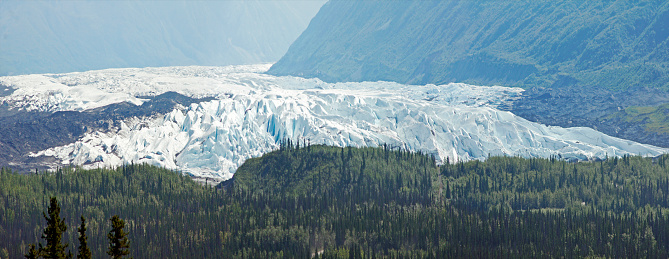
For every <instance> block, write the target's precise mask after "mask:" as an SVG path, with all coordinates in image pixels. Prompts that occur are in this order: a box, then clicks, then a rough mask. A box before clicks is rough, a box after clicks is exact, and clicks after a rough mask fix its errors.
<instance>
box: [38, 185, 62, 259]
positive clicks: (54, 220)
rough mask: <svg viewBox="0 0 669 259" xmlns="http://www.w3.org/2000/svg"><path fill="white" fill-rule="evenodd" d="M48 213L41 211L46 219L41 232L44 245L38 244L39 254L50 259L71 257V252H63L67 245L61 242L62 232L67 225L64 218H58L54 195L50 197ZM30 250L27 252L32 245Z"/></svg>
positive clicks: (58, 208)
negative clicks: (42, 232)
mask: <svg viewBox="0 0 669 259" xmlns="http://www.w3.org/2000/svg"><path fill="white" fill-rule="evenodd" d="M48 213H49V214H48V215H47V214H45V213H42V214H43V217H44V219H45V220H46V228H45V229H44V234H42V238H43V239H44V240H45V241H46V246H44V247H42V244H39V254H40V255H41V256H43V257H44V258H50V259H51V258H53V259H56V258H58V259H60V258H71V257H72V254H71V253H69V252H68V253H66V252H65V249H66V248H67V246H68V245H67V244H64V243H63V234H64V233H65V231H67V225H66V224H65V220H64V219H61V218H60V205H59V204H58V199H56V197H51V201H50V203H49V209H48ZM30 250H31V251H29V253H32V247H31V248H30Z"/></svg>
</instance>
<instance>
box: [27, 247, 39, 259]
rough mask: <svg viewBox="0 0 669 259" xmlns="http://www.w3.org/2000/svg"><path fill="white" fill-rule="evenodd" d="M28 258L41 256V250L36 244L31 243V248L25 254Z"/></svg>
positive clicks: (32, 258)
mask: <svg viewBox="0 0 669 259" xmlns="http://www.w3.org/2000/svg"><path fill="white" fill-rule="evenodd" d="M24 256H25V257H26V258H27V259H37V258H39V250H37V248H36V247H35V244H30V249H29V250H28V253H27V254H25V255H24Z"/></svg>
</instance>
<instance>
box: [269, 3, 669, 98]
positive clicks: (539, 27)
mask: <svg viewBox="0 0 669 259" xmlns="http://www.w3.org/2000/svg"><path fill="white" fill-rule="evenodd" d="M667 24H669V3H667V2H665V1H624V0H621V1H330V2H328V3H327V4H326V5H324V6H323V7H322V9H321V11H320V12H319V13H318V15H317V16H316V17H315V18H314V19H313V20H312V22H311V24H310V25H309V27H308V28H307V30H306V31H305V32H304V33H303V34H302V35H301V36H300V37H299V38H298V39H297V40H296V41H295V43H293V45H292V46H291V47H290V49H289V51H288V53H287V54H286V55H285V56H284V57H283V58H282V59H281V60H280V61H279V62H277V63H276V64H275V65H274V66H273V67H272V68H271V69H270V71H269V73H270V74H274V75H300V76H305V77H318V78H320V79H323V80H325V81H330V82H333V81H377V80H387V81H395V82H400V83H412V84H427V83H434V84H443V83H449V82H465V83H470V84H478V85H493V84H498V85H504V86H520V87H534V86H542V87H560V86H569V85H580V86H583V87H587V86H592V87H604V88H608V89H626V88H636V87H650V88H668V87H669V76H668V75H667V71H669V66H668V65H669V62H668V61H669V46H667V37H668V36H669V26H667Z"/></svg>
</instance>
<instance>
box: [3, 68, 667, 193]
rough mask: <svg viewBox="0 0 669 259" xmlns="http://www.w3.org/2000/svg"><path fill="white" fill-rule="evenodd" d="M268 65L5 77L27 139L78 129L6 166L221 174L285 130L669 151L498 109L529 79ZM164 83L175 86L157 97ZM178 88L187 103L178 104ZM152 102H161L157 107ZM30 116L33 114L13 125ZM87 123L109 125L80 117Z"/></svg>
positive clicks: (374, 138) (394, 139) (435, 145)
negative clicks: (336, 77) (328, 74)
mask: <svg viewBox="0 0 669 259" xmlns="http://www.w3.org/2000/svg"><path fill="white" fill-rule="evenodd" d="M268 68H269V65H250V66H228V67H197V66H191V67H163V68H143V69H137V68H129V69H107V70H99V71H89V72H83V73H68V74H34V75H22V76H9V77H0V84H2V85H6V86H9V88H10V89H12V90H11V91H12V92H11V94H7V95H6V96H4V97H0V104H2V105H3V107H5V109H6V110H7V111H6V112H8V113H16V112H20V114H19V115H14V116H11V117H5V119H4V120H3V125H8V126H6V127H8V128H7V132H17V133H15V134H14V135H18V136H19V137H21V136H23V139H25V138H28V139H31V138H32V137H30V136H26V135H27V134H30V133H32V132H40V134H37V135H36V138H35V139H37V140H41V138H42V137H43V136H47V135H48V134H45V133H42V132H46V131H49V130H50V129H53V130H55V132H52V133H50V134H52V135H53V136H58V135H59V134H61V132H63V131H60V130H59V129H61V127H59V126H57V125H64V126H69V125H72V126H73V127H75V129H74V130H72V131H69V132H72V133H73V134H75V133H76V134H77V135H76V136H74V137H72V138H68V140H69V141H71V142H69V143H68V144H62V142H58V143H56V142H49V143H52V144H51V145H50V146H45V145H43V144H42V145H40V146H39V148H33V149H29V150H24V152H23V153H21V152H19V153H18V154H14V156H13V157H14V159H16V160H12V159H10V160H9V162H10V163H9V164H17V163H21V161H38V162H39V161H42V164H43V165H45V166H49V167H51V168H55V167H58V166H65V165H77V166H82V167H84V168H98V167H117V166H120V165H123V164H127V163H131V162H134V163H150V164H153V165H159V166H161V167H166V168H168V169H173V170H180V171H182V172H185V173H188V174H190V175H192V176H194V177H196V178H200V179H207V178H209V179H211V180H213V181H211V182H217V181H221V180H225V179H228V178H230V177H231V176H232V175H233V173H234V172H235V171H236V169H237V168H238V167H239V166H240V165H242V164H243V163H244V162H245V161H246V160H248V159H249V158H252V157H258V156H260V155H263V154H265V153H268V152H271V151H273V150H275V149H277V148H278V147H279V145H280V144H281V142H282V141H285V140H287V139H291V140H292V141H295V142H298V141H299V142H300V144H301V145H302V146H304V145H309V144H326V145H334V146H341V147H344V146H353V147H368V146H371V147H375V146H382V145H384V144H386V145H389V146H390V147H391V148H393V149H402V150H411V151H420V152H423V153H426V154H429V155H431V156H434V157H435V159H436V160H437V161H438V162H440V163H446V162H456V161H468V160H473V159H477V160H484V159H486V158H487V157H489V156H491V155H508V156H522V157H550V156H556V157H560V158H562V159H566V160H572V161H579V160H591V159H605V158H606V157H607V156H622V155H649V156H657V155H660V154H662V153H665V152H667V150H666V149H663V148H658V147H655V146H651V145H644V144H639V143H635V142H633V141H629V140H623V139H619V138H615V137H610V136H607V135H605V134H602V133H600V132H597V131H595V130H592V129H589V128H560V127H550V126H545V125H542V124H538V123H534V122H530V121H528V120H525V119H523V118H521V117H518V116H516V115H514V114H512V113H510V112H507V111H501V110H499V108H500V107H507V106H509V104H510V103H513V102H514V100H515V99H517V98H519V97H520V96H522V92H523V90H522V89H520V88H509V87H500V86H498V87H481V86H472V85H467V84H458V83H452V84H446V85H403V84H399V83H393V82H362V83H357V82H351V83H336V84H332V83H325V82H323V81H321V80H318V79H304V78H299V77H290V76H287V77H276V76H271V75H267V74H264V72H265V71H266V70H267V69H268ZM167 92H174V93H172V94H171V95H169V97H163V96H161V95H160V94H163V93H167ZM156 95H158V96H156ZM180 95H184V97H181V98H182V99H183V100H181V101H178V102H176V101H177V100H176V99H177V98H176V97H178V96H180ZM152 96H155V97H152ZM186 97H188V98H186ZM166 98H167V99H170V98H171V99H175V102H165V101H166V100H165V99H166ZM195 98H198V99H195ZM203 98H206V99H203ZM110 103H111V104H110ZM119 103H124V104H123V105H120V104H119ZM119 105H120V106H121V108H119ZM124 107H125V108H124ZM133 107H137V108H135V109H133ZM150 107H162V108H160V109H157V108H156V109H155V110H153V111H154V112H151V111H152V110H151V108H150ZM134 110H136V111H135V112H134V113H131V112H130V111H134ZM101 112H104V113H113V112H117V113H119V115H113V114H108V115H105V114H101ZM33 114H46V115H40V116H43V117H45V118H47V119H39V117H36V115H33ZM49 114H55V115H58V114H64V115H63V116H62V117H66V118H69V121H73V123H68V122H67V121H68V120H63V121H61V122H60V123H50V124H53V126H52V125H46V126H44V125H43V126H41V127H40V126H39V125H42V124H41V123H30V122H41V121H45V122H48V121H51V120H48V118H52V117H53V116H55V115H49ZM65 114H66V115H67V116H65ZM76 118H80V119H76ZM22 121H26V122H27V123H25V122H24V123H15V122H22ZM88 121H90V122H102V123H91V124H85V123H83V122H88ZM14 125H17V126H14ZM108 125H109V126H108ZM77 127H78V128H77ZM28 129H30V130H28ZM66 132H67V131H66ZM3 134H5V135H7V136H8V137H5V138H3V139H4V140H3V141H5V142H8V144H7V145H10V144H11V145H13V146H19V147H25V146H26V145H25V144H24V141H21V139H22V138H19V137H16V136H14V135H12V134H11V133H3ZM12 136H14V137H12ZM61 136H62V134H61ZM74 139H76V141H72V140H74ZM37 142H38V143H37V144H39V143H46V142H41V141H37ZM26 143H32V142H26ZM34 164H37V162H35V163H34Z"/></svg>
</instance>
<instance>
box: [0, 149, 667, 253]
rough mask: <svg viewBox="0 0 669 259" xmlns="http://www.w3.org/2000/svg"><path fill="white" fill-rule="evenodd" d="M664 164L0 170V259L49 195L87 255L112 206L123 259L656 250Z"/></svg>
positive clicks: (313, 154) (357, 158)
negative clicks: (220, 177) (229, 171)
mask: <svg viewBox="0 0 669 259" xmlns="http://www.w3.org/2000/svg"><path fill="white" fill-rule="evenodd" d="M286 143H288V142H286ZM667 160H669V156H662V157H660V158H658V159H655V160H653V159H650V158H641V157H629V156H626V157H623V158H614V159H609V160H607V161H602V162H584V163H567V162H565V161H560V160H557V159H522V158H513V157H495V158H490V159H488V160H487V161H486V162H480V161H472V162H467V163H457V164H449V165H445V166H441V167H437V166H435V164H434V160H433V159H432V158H431V157H429V156H425V155H421V154H416V153H411V152H405V151H398V150H395V151H393V150H390V149H389V148H387V147H386V148H360V149H358V148H339V147H328V146H306V147H305V146H304V145H301V146H297V145H295V144H284V145H282V146H281V149H280V150H277V151H275V152H272V153H269V154H266V155H265V156H263V157H261V158H254V159H251V160H249V161H248V162H247V163H245V164H244V165H242V167H240V168H239V171H238V172H237V174H235V177H234V178H233V180H230V181H228V182H224V183H223V184H222V185H223V187H224V188H223V189H218V188H210V187H205V186H201V185H198V184H196V183H194V182H193V181H192V180H191V179H190V178H188V177H183V176H180V175H178V174H175V173H174V172H170V171H167V170H164V169H160V168H157V167H152V166H147V165H127V166H123V167H120V168H117V169H113V170H112V169H101V170H88V171H87V170H76V171H75V170H70V169H66V170H63V171H59V172H57V173H55V174H43V173H40V174H39V175H35V174H32V175H22V174H16V173H12V172H8V171H6V170H0V257H2V258H6V257H9V258H19V257H21V255H22V254H24V253H25V252H27V250H26V248H27V244H30V243H35V242H39V241H42V242H43V240H40V236H41V234H42V232H43V230H44V226H45V222H44V219H43V218H42V217H41V212H42V211H45V210H46V208H47V205H48V201H49V197H51V196H56V197H58V199H59V201H60V203H61V209H62V212H61V217H62V218H64V219H65V223H66V224H67V225H68V226H69V228H68V231H67V232H66V233H65V238H64V239H63V240H64V242H66V243H68V244H70V247H69V248H70V249H73V248H75V247H76V245H77V241H76V232H75V231H74V230H73V229H74V228H75V226H77V225H78V223H79V221H78V219H79V216H80V215H83V216H84V217H86V219H87V221H86V222H88V233H87V235H88V237H89V241H88V244H89V246H90V247H91V249H92V250H93V255H94V256H95V257H102V256H104V253H105V251H106V246H107V241H106V236H105V235H106V233H107V232H108V231H109V227H108V219H109V218H110V217H111V216H112V215H116V214H118V215H119V216H120V217H121V218H122V219H124V220H125V221H126V223H127V225H126V230H127V231H128V232H129V236H128V238H129V239H130V243H131V247H130V251H131V254H130V255H131V256H133V257H135V258H166V257H174V258H184V257H189V258H268V257H271V258H295V257H298V258H305V257H310V256H311V255H315V254H316V253H317V252H322V254H321V256H322V257H324V258H349V257H353V258H370V257H376V258H379V257H394V258H397V257H410V258H446V257H476V258H500V257H512V258H525V257H526V258H537V257H569V258H573V257H585V256H602V257H624V258H635V257H667V254H668V253H667V252H668V251H669V232H668V231H667V228H666V226H667V224H669V210H668V209H669V167H667V163H666V162H667ZM555 244H560V245H555Z"/></svg>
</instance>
